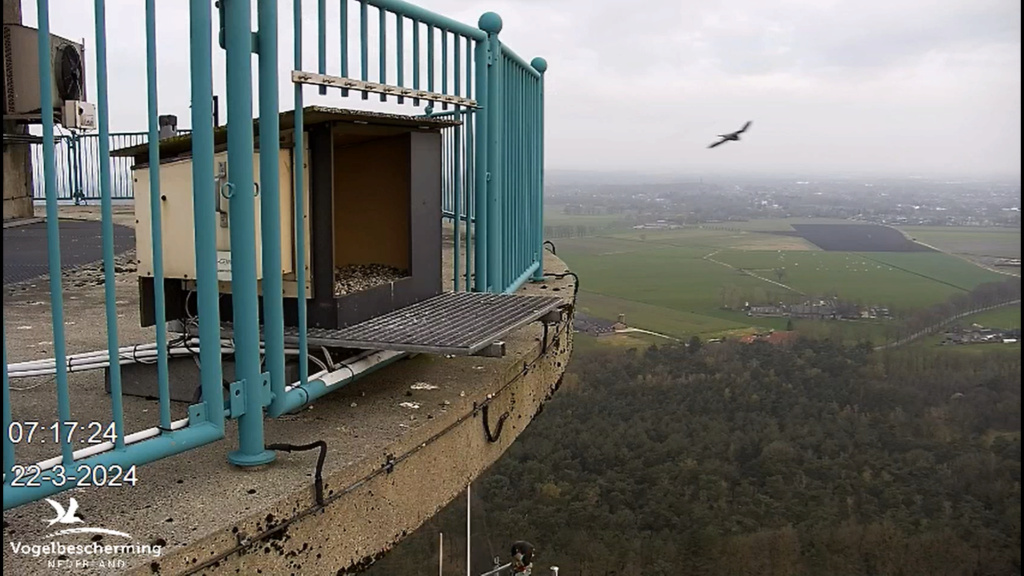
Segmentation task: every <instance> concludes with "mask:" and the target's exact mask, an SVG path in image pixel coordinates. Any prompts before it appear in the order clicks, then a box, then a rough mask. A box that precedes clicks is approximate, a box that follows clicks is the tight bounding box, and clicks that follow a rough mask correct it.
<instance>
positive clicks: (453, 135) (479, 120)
mask: <svg viewBox="0 0 1024 576" xmlns="http://www.w3.org/2000/svg"><path fill="white" fill-rule="evenodd" d="M312 1H313V0H307V3H306V5H307V6H309V7H312V4H311V2H312ZM330 5H334V6H337V7H338V20H337V21H335V22H336V23H337V27H338V30H339V32H340V34H338V37H339V38H340V44H339V45H338V46H335V47H333V48H332V49H331V50H332V51H334V50H337V53H338V54H339V56H340V65H339V66H337V69H336V70H328V58H327V55H328V49H329V47H328V41H327V38H328V29H329V28H332V27H333V26H334V25H335V22H329V21H328V12H329V11H328V7H329V6H330ZM94 6H95V28H96V35H95V36H96V39H97V44H96V50H95V54H96V64H97V66H96V70H97V102H96V104H97V114H98V123H99V131H98V134H97V135H96V137H95V138H96V140H95V141H96V143H97V144H96V148H97V150H96V157H97V161H96V182H97V183H98V184H97V186H98V193H99V198H100V201H101V206H102V210H101V211H102V229H103V258H104V277H105V308H106V329H107V345H108V350H107V352H106V354H107V358H108V359H109V360H110V361H109V370H110V375H109V378H110V394H111V420H112V422H113V426H114V429H115V433H114V434H113V435H112V437H111V440H110V441H109V442H107V443H105V444H103V445H99V446H93V447H90V448H89V449H87V450H84V451H83V450H78V451H76V450H75V449H74V447H73V446H72V444H71V442H70V440H68V441H63V438H62V441H61V442H60V456H58V457H56V458H51V459H50V460H47V461H43V462H38V463H36V464H33V465H30V466H28V467H25V466H21V465H19V464H18V458H17V453H18V451H19V450H18V448H19V447H18V444H19V442H20V441H21V439H22V438H21V437H16V436H15V435H14V434H13V433H12V432H13V431H14V430H16V429H18V428H19V424H20V423H19V422H18V421H17V420H16V414H15V410H14V407H13V406H12V399H11V389H10V387H9V384H8V381H9V377H10V372H9V369H10V366H9V365H8V362H7V339H6V321H5V325H4V380H3V385H4V398H3V400H4V429H5V431H6V433H5V435H4V488H3V496H4V509H8V508H11V507H14V506H18V505H20V504H24V503H26V502H30V501H33V500H38V499H40V498H44V497H46V496H48V495H50V494H54V493H56V492H59V491H61V490H65V489H67V488H70V487H73V486H72V485H71V484H69V483H67V482H64V483H59V482H56V481H55V480H57V479H59V478H61V477H62V475H66V472H67V471H68V470H70V469H71V468H77V467H81V466H113V465H117V466H120V467H122V468H127V467H131V466H136V465H142V464H145V463H147V462H151V461H153V460H156V459H159V458H163V457H167V456H170V455H172V454H176V453H179V452H183V451H186V450H190V449H192V448H195V447H198V446H201V445H203V444H206V443H209V442H213V441H216V440H219V439H222V438H223V437H224V434H225V426H224V424H225V420H226V419H229V418H230V419H235V420H237V421H238V448H237V450H235V451H233V452H231V453H230V455H229V457H228V458H229V460H230V461H231V462H232V463H234V464H236V465H239V466H253V465H259V464H265V463H268V462H270V461H272V460H273V459H274V453H273V452H272V451H270V450H268V449H267V447H266V443H265V439H264V427H263V424H264V418H265V416H270V417H278V416H281V415H283V414H286V413H288V412H291V411H294V410H296V409H298V408H301V407H302V406H305V405H307V404H309V403H310V402H312V401H313V400H315V399H317V398H319V397H321V396H323V395H325V394H328V393H330V392H331V391H333V390H336V389H338V388H340V387H341V385H343V384H345V383H347V382H349V381H352V380H355V379H357V378H358V377H361V376H362V375H365V374H368V373H369V372H372V371H373V370H376V369H379V368H381V367H383V366H386V365H388V364H389V363H391V362H393V361H395V360H397V359H399V358H401V357H404V354H402V353H398V352H374V351H368V352H365V353H363V354H360V355H358V356H356V357H355V358H353V359H352V360H347V361H346V362H345V364H344V365H345V369H344V370H336V371H334V372H331V371H329V370H326V369H325V370H323V371H321V372H318V373H317V374H314V375H310V374H309V370H308V366H309V362H310V361H311V360H312V358H311V357H310V354H309V349H308V342H307V340H306V333H307V311H306V290H307V288H306V283H305V282H304V281H302V275H301V273H302V271H304V270H306V268H307V262H306V241H307V240H306V235H305V234H304V233H301V231H302V230H305V219H306V206H305V203H306V199H305V194H304V193H301V191H303V190H305V186H304V184H305V183H304V182H303V179H304V171H303V170H302V169H301V167H303V166H304V165H305V152H306V150H305V146H304V139H303V138H301V137H296V138H294V142H295V144H294V149H293V151H292V154H293V158H292V165H293V166H295V167H296V169H295V170H294V190H295V191H297V193H296V194H294V206H293V208H294V229H295V230H296V231H297V232H296V235H295V252H294V253H293V254H291V255H290V256H291V257H293V258H294V262H295V267H294V269H295V270H296V271H297V272H298V274H297V282H296V291H297V298H296V300H297V303H298V304H297V308H298V310H297V318H298V329H299V330H298V332H299V344H298V347H297V348H289V349H288V350H286V349H285V343H284V301H285V299H284V286H283V278H282V277H281V275H279V274H267V273H265V274H264V277H263V279H262V283H261V284H258V282H257V270H256V268H257V266H256V264H257V257H260V258H262V262H261V264H262V268H263V270H264V272H267V271H271V270H281V262H282V243H281V234H280V232H281V228H280V216H281V211H280V198H281V193H282V191H281V190H280V187H279V185H278V182H279V179H278V178H279V174H278V164H277V162H260V165H259V178H260V181H261V182H262V183H263V185H262V186H261V187H260V188H259V189H257V191H258V193H253V192H252V191H253V190H254V188H255V181H254V177H253V169H254V165H253V162H254V159H253V153H254V151H255V149H256V141H255V134H254V129H253V124H252V123H251V122H245V121H243V122H229V123H228V128H227V132H228V134H227V155H228V162H227V165H228V170H229V172H228V174H227V178H226V180H224V181H222V182H221V183H220V184H219V185H215V179H214V137H213V132H214V126H213V117H214V114H213V109H212V108H213V82H212V74H213V60H214V57H215V56H214V40H213V39H214V33H215V30H214V29H213V25H214V22H213V18H212V17H211V11H210V8H211V1H210V0H189V8H190V38H189V42H190V51H189V52H190V75H191V100H192V108H191V124H192V154H191V157H192V188H193V205H194V206H196V207H200V206H212V205H214V204H215V202H216V200H217V195H220V196H222V197H223V198H225V199H227V201H228V203H229V212H228V213H229V218H230V226H229V227H230V231H229V233H230V246H231V248H230V251H231V277H230V281H231V292H232V299H231V301H232V306H233V310H232V321H233V323H234V326H233V328H234V330H233V332H234V339H233V341H231V342H230V343H227V344H226V343H225V342H224V341H222V340H221V337H220V313H219V290H218V269H217V249H216V232H217V222H216V218H217V215H216V214H215V212H214V211H213V210H198V209H197V210H194V215H193V216H194V221H193V226H194V235H195V257H196V275H197V278H196V290H195V292H196V301H197V306H198V317H199V318H200V319H201V322H199V336H198V346H199V354H198V361H199V363H200V365H201V367H202V370H201V372H200V374H201V388H202V400H201V401H200V402H198V403H196V404H194V405H192V406H190V407H189V411H188V417H187V418H184V419H180V420H172V416H171V409H170V394H169V383H168V377H169V376H168V361H169V358H168V357H169V351H170V350H171V349H172V347H171V344H170V343H169V342H168V336H167V333H166V324H165V322H164V321H165V320H166V318H165V317H164V316H163V311H164V310H165V308H166V306H165V304H166V303H165V295H164V293H163V285H164V275H163V270H162V255H161V249H162V246H163V242H162V236H163V233H164V231H163V230H162V229H161V221H162V218H161V203H160V200H159V198H160V193H159V186H160V162H159V158H160V157H159V140H158V137H157V128H158V126H157V124H158V116H157V110H158V107H159V102H158V94H157V91H156V86H157V80H158V73H159V70H158V69H157V65H156V62H157V46H158V44H157V29H156V22H157V14H156V2H155V0H147V1H146V3H145V29H146V41H147V51H146V57H147V75H146V84H147V107H148V119H149V123H148V124H149V130H148V133H147V134H146V142H147V143H148V145H149V169H150V181H149V186H150V189H151V190H150V192H151V193H150V197H151V199H152V201H151V204H150V207H149V209H150V211H151V219H152V222H151V224H152V225H151V231H152V239H151V240H152V246H153V250H154V253H153V255H152V256H153V258H152V261H153V282H154V286H155V289H154V300H155V301H154V307H155V310H156V311H157V313H156V316H157V317H156V327H157V342H156V345H155V350H156V352H155V356H156V364H157V374H158V387H159V411H158V412H159V425H158V426H156V427H154V428H151V429H149V430H144V431H141V432H134V433H129V432H128V431H127V430H125V425H124V414H123V412H124V407H123V403H122V400H121V393H122V390H121V376H120V369H119V364H120V361H119V359H120V358H122V351H121V350H120V349H119V347H118V326H117V310H116V301H115V296H116V295H115V290H114V286H115V274H114V248H113V246H114V244H113V237H114V230H113V211H112V202H113V200H115V199H116V198H118V197H119V196H120V194H119V193H117V191H118V190H120V188H119V187H118V184H117V181H116V179H115V178H114V176H116V174H117V173H118V171H117V168H116V166H114V165H112V164H111V158H110V146H111V142H112V140H111V138H112V137H113V136H115V135H112V134H111V133H110V130H109V125H110V110H109V107H108V103H107V95H108V82H107V63H106V15H105V6H106V2H105V0H94ZM218 7H219V18H218V24H219V33H218V34H217V38H218V43H219V45H220V47H221V48H223V50H224V54H225V60H226V75H227V93H226V100H227V112H228V118H229V119H230V118H252V117H253V112H254V111H253V88H252V87H253V77H252V74H253V72H252V70H253V67H252V59H253V57H254V55H255V57H256V58H257V61H258V67H257V78H256V80H257V82H258V84H257V86H258V89H257V90H258V94H259V103H260V104H259V109H258V119H259V127H260V130H259V147H260V148H261V149H263V150H271V149H277V148H278V147H279V143H280V137H281V134H280V124H279V113H280V102H279V96H278V88H279V87H278V71H279V66H280V62H279V46H278V36H277V34H278V16H279V14H278V8H279V5H278V1H277V0H258V2H257V14H256V16H257V22H258V25H257V31H256V32H253V31H252V26H251V22H252V16H253V15H252V13H251V10H252V6H251V3H250V2H249V0H220V2H219V3H218ZM303 7H304V3H303V0H293V3H292V11H293V14H292V17H293V22H294V24H293V25H294V46H293V59H292V66H293V73H292V79H293V83H294V92H293V102H292V104H293V109H294V112H295V113H294V124H295V127H294V134H298V135H301V134H303V130H304V118H303V112H302V111H303V106H304V96H305V94H304V89H305V87H306V86H308V85H311V84H312V85H318V91H319V93H320V94H321V95H327V94H331V93H332V92H333V93H335V94H337V95H338V96H339V97H341V98H346V97H347V98H352V97H354V95H353V92H358V93H359V96H358V97H359V98H361V99H362V100H368V99H369V98H370V96H371V95H372V94H376V95H377V98H378V99H379V100H380V101H381V102H383V103H385V104H386V105H395V106H399V107H408V106H410V105H411V106H412V107H421V106H422V107H423V108H422V110H421V111H420V112H417V113H416V114H424V115H428V116H437V115H450V116H452V117H454V118H455V119H457V120H460V121H461V122H460V123H459V124H457V125H455V126H453V127H451V128H448V129H446V130H445V131H444V134H443V142H444V149H443V157H442V161H443V170H442V174H443V176H442V178H443V181H442V190H443V191H442V212H443V214H444V215H445V217H446V218H447V219H448V220H450V221H451V225H452V229H453V231H454V237H455V238H456V242H455V244H456V248H455V262H456V263H455V264H454V266H453V280H454V282H455V289H456V290H475V291H480V292H511V291H514V290H516V289H517V288H518V287H519V286H521V285H522V284H523V283H524V282H526V281H528V280H529V279H531V278H532V279H535V280H539V279H542V278H543V269H542V266H541V258H542V255H543V249H542V242H543V239H542V236H541V230H542V221H541V219H542V204H543V196H542V189H543V74H544V71H545V68H546V64H545V63H544V61H543V60H542V59H539V58H538V59H534V60H533V62H531V63H526V62H525V61H523V60H522V59H521V58H519V57H518V56H516V55H515V53H514V52H512V51H511V50H509V49H508V48H507V47H505V46H504V45H502V43H501V42H500V40H499V39H498V34H499V32H500V31H501V26H502V23H501V19H500V18H499V17H498V16H497V15H496V14H493V13H487V14H484V15H483V16H482V17H481V18H480V21H479V27H473V26H469V25H466V24H463V23H460V22H457V21H455V20H452V19H449V18H447V17H445V16H442V15H440V14H436V13H433V12H430V11H427V10H424V9H422V8H420V7H418V6H414V5H412V4H409V3H407V2H403V1H399V0H355V1H354V4H353V1H352V0H340V1H339V0H331V2H330V3H329V2H328V0H316V12H317V20H316V22H317V29H316V34H317V55H316V56H317V58H316V64H315V69H316V70H317V72H315V73H314V72H311V71H309V70H306V69H305V68H304V64H305V60H304V54H303V50H302V48H303V44H302V40H303V19H302V14H303ZM38 18H39V31H40V34H39V39H40V40H39V47H38V48H39V53H40V54H43V55H48V54H49V50H50V46H49V3H48V0H38ZM373 39H375V42H374V43H375V44H376V47H375V52H376V56H377V58H376V59H375V60H376V62H372V61H371V58H370V52H371V50H370V48H371V40H373ZM356 65H358V67H359V72H358V75H355V74H354V72H353V71H352V70H354V68H355V67H356ZM350 68H351V69H352V70H350ZM333 72H336V73H338V74H339V75H337V76H335V75H332V74H331V73H333ZM50 73H51V70H50V59H49V58H48V57H45V58H40V77H41V78H44V79H49V78H50ZM354 76H357V77H354ZM389 82H393V83H389ZM50 90H51V87H50V83H49V82H48V81H45V82H41V91H42V101H44V102H46V101H49V98H50V96H51V95H50V94H49V91H50ZM42 134H43V143H42V144H41V145H40V146H39V159H38V166H40V167H41V169H40V170H39V173H38V176H39V177H40V181H41V182H42V189H43V191H44V197H45V201H46V213H47V224H46V225H47V238H48V259H49V270H50V304H51V309H52V324H53V336H54V338H53V340H54V349H55V358H54V359H53V371H54V372H55V378H56V388H57V395H56V396H57V406H56V413H57V418H56V420H57V422H58V427H59V426H60V425H61V424H60V423H64V422H71V421H72V420H73V414H72V407H71V403H70V398H69V383H68V359H69V356H68V354H67V350H66V344H65V337H64V318H63V287H62V284H61V274H60V243H59V226H60V223H59V220H58V202H59V201H60V200H63V199H65V196H63V195H62V192H61V188H60V187H59V186H58V179H59V178H60V177H61V174H62V173H63V172H62V171H64V172H66V168H65V167H62V165H61V164H59V163H58V159H57V155H56V151H57V150H58V137H57V135H55V133H54V120H53V112H52V110H43V118H42ZM140 138H141V136H140ZM77 189H78V190H81V189H82V188H77ZM72 197H73V196H72ZM257 197H258V198H259V202H260V205H259V206H260V224H259V227H260V229H259V234H260V235H261V245H262V249H261V255H260V256H258V255H257V252H256V247H255V242H253V240H254V239H255V235H256V234H257V229H256V224H255V208H256V202H257V200H256V198H257ZM259 290H262V298H260V293H259ZM261 306H262V310H261V308H260V307H261ZM261 312H262V314H261ZM261 323H262V327H263V332H264V334H265V337H264V338H265V340H264V341H261V340H260V336H259V335H260V327H261V326H260V325H261ZM228 344H230V349H226V348H225V346H227V345H228ZM224 351H229V352H230V353H232V354H233V356H234V369H235V378H236V381H235V382H232V383H230V385H229V387H228V393H227V400H226V401H224V400H222V398H223V389H222V382H223V380H222V378H223V370H222V364H221V363H222V353H223V352H224ZM286 353H287V354H296V355H298V356H299V371H300V374H299V380H298V381H297V382H288V381H286V379H285V355H286ZM264 367H265V368H264ZM22 373H23V372H22ZM32 467H35V472H37V474H35V476H34V478H35V479H36V481H35V484H32V485H24V484H18V483H17V482H16V481H17V480H18V479H24V477H25V471H26V469H27V468H32Z"/></svg>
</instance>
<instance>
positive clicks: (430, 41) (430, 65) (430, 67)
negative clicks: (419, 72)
mask: <svg viewBox="0 0 1024 576" xmlns="http://www.w3.org/2000/svg"><path fill="white" fill-rule="evenodd" d="M433 91H434V27H433V26H431V25H430V24H429V23H428V24H427V92H433Z"/></svg>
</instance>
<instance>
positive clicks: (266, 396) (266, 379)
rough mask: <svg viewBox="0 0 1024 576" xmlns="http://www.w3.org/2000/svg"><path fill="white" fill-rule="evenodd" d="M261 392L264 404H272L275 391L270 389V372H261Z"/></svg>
mask: <svg viewBox="0 0 1024 576" xmlns="http://www.w3.org/2000/svg"><path fill="white" fill-rule="evenodd" d="M260 380H261V382H260V384H261V387H260V393H261V395H262V397H263V398H262V404H263V406H264V407H267V406H270V403H271V401H273V399H274V393H273V392H271V390H270V372H264V373H262V374H260Z"/></svg>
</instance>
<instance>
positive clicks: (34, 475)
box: [3, 0, 258, 510]
mask: <svg viewBox="0 0 1024 576" xmlns="http://www.w3.org/2000/svg"><path fill="white" fill-rule="evenodd" d="M154 4H155V3H154V2H153V0H149V1H148V2H147V3H146V21H147V26H146V35H147V46H148V47H149V50H148V52H149V53H148V55H147V56H148V58H147V61H148V67H149V74H150V76H149V82H148V84H149V88H150V102H149V104H150V106H149V108H150V120H151V126H152V123H153V122H155V121H156V115H155V104H156V99H155V76H156V72H157V70H156V59H155V52H154V51H155V45H156V37H155V25H154V22H155V5H154ZM190 8H191V14H190V15H191V25H192V35H191V36H192V38H191V44H192V55H191V73H192V90H193V99H194V101H196V102H203V101H204V98H205V102H212V99H213V94H212V83H211V78H212V55H211V50H210V47H209V45H210V42H211V22H210V15H209V14H210V12H209V4H208V2H207V1H205V0H191V3H190ZM94 10H95V23H94V25H95V32H96V34H95V37H96V50H95V52H96V86H97V97H96V105H97V116H98V124H99V135H98V150H97V152H98V166H97V172H98V174H97V176H98V185H99V196H100V202H101V213H102V231H103V242H102V244H103V261H104V279H105V282H104V302H105V308H106V330H107V343H108V350H107V354H108V358H109V359H110V360H111V361H110V363H109V371H110V376H109V378H110V392H111V393H110V396H111V410H110V422H111V423H112V433H111V434H109V435H106V436H107V438H108V439H107V440H106V441H105V442H103V443H100V444H94V445H90V446H89V447H88V448H84V449H79V450H76V449H75V448H76V446H75V445H74V444H73V436H74V434H72V432H73V430H71V428H72V427H75V426H76V425H77V424H78V422H76V421H75V420H74V417H73V414H72V406H71V399H70V393H69V382H68V372H69V370H68V354H67V345H66V339H65V334H64V326H65V323H64V304H63V300H64V298H63V296H64V295H63V286H62V281H61V280H62V279H61V258H60V222H59V219H58V216H59V214H58V201H59V200H60V198H59V189H58V186H57V179H58V175H59V173H60V167H59V166H58V164H57V158H56V154H55V149H56V146H57V139H56V137H55V133H54V115H53V110H52V109H50V108H47V107H44V108H43V110H42V120H41V127H42V139H43V142H42V145H41V166H42V174H40V176H41V181H42V185H43V189H44V190H45V199H46V216H47V220H46V231H47V258H48V263H49V275H50V278H49V285H50V286H49V287H50V306H51V320H52V322H51V323H52V328H53V347H54V359H53V368H54V376H55V386H56V413H57V418H56V420H55V422H54V425H53V426H54V428H53V430H54V435H53V438H54V440H56V442H55V443H57V444H58V445H59V446H60V455H59V456H56V457H54V458H51V459H49V460H44V461H41V462H36V463H34V464H29V465H27V466H25V465H21V464H19V463H18V459H17V454H18V452H19V445H20V444H21V443H22V442H25V441H27V440H28V438H27V437H26V434H25V431H26V428H28V427H30V426H29V423H26V422H21V421H18V420H17V419H16V418H15V413H14V409H13V406H12V398H11V390H10V386H9V370H8V363H7V334H6V331H7V327H6V318H5V321H4V379H3V386H4V391H3V400H4V477H3V480H4V486H3V501H4V509H5V510H6V509H8V508H12V507H15V506H18V505H21V504H24V503H27V502H31V501H33V500H38V499H41V498H44V497H46V496H48V495H51V494H55V493H57V492H60V491H62V490H67V489H69V488H73V487H75V486H77V482H76V481H74V480H72V479H73V478H76V477H77V478H78V479H81V478H82V477H83V475H84V476H86V477H88V476H89V475H90V474H96V472H97V471H102V473H101V474H99V475H98V476H93V478H94V479H95V478H97V477H107V476H108V473H110V472H115V473H117V474H118V475H119V476H120V477H122V478H127V477H128V474H129V472H128V471H133V470H134V467H136V466H139V465H142V464H145V463H148V462H152V461H154V460H158V459H160V458H164V457H167V456H171V455H173V454H178V453H181V452H184V451H187V450H191V449H193V448H195V447H198V446H201V445H203V444H207V443H209V442H213V441H215V440H219V439H221V438H223V437H224V419H225V410H224V405H223V402H222V400H221V394H222V392H221V346H220V333H219V319H218V314H219V311H218V308H217V299H218V291H217V270H216V246H215V232H216V229H215V223H214V221H213V216H212V214H207V213H206V212H205V211H202V210H196V211H195V214H196V222H195V238H196V258H197V263H198V265H199V269H200V278H199V279H198V287H197V292H198V297H199V309H200V313H201V314H202V315H203V317H204V318H209V319H212V321H211V322H206V323H204V324H203V326H202V327H201V334H200V338H201V339H202V342H201V350H200V353H199V361H200V362H201V364H202V366H203V370H202V392H203V398H204V400H203V401H201V402H199V403H197V404H194V405H192V406H190V407H189V410H188V417H187V418H183V419H180V420H177V421H172V420H171V419H170V412H169V409H168V405H169V401H170V400H169V395H168V393H167V386H166V361H167V358H166V354H165V353H164V352H160V353H158V356H159V361H158V362H159V364H160V371H161V383H160V395H161V398H160V424H159V426H157V427H154V428H151V429H148V430H142V431H137V432H133V433H129V432H128V431H127V430H126V429H125V422H124V407H123V404H122V402H121V378H120V364H119V362H118V361H117V360H116V359H118V358H120V357H121V355H122V353H121V351H120V350H119V348H118V329H117V328H118V327H117V308H116V293H115V270H114V231H113V210H112V201H113V188H114V187H113V182H112V178H111V163H110V142H111V139H110V138H111V134H110V128H109V125H110V123H109V119H110V110H109V106H108V92H109V90H108V81H107V77H108V70H107V43H106V38H107V36H106V29H107V24H106V2H104V0H95V2H94ZM37 16H38V27H39V34H38V38H39V41H38V51H39V55H40V57H39V77H40V79H41V81H40V97H41V101H43V102H50V101H52V94H51V91H52V88H51V83H50V78H51V77H52V76H51V74H52V70H51V59H50V57H49V55H50V25H49V24H50V9H49V0H38V1H37ZM197 96H201V97H198V98H197ZM192 125H193V129H194V131H195V132H194V142H195V144H194V146H193V152H194V153H195V155H196V158H197V159H198V158H203V157H204V156H206V155H208V156H209V157H210V158H211V159H212V155H213V126H212V111H210V110H208V109H207V110H203V107H202V106H199V107H194V108H193V110H192ZM150 134H151V138H150V140H151V144H150V145H151V147H152V149H155V147H156V145H157V144H156V138H154V137H153V136H152V130H151V131H150ZM250 146H251V142H250ZM151 158H152V157H151ZM152 170H153V172H154V173H158V172H159V163H154V164H153V166H152ZM250 174H251V172H250ZM193 194H194V201H195V205H196V206H209V205H211V204H212V203H213V201H214V196H213V194H214V190H213V166H212V162H211V163H210V164H209V165H208V166H204V165H202V163H201V162H199V161H197V164H196V166H195V170H194V180H193ZM154 220H155V222H159V218H155V219H154ZM250 222H251V220H250ZM154 234H155V236H157V238H156V239H159V227H158V226H157V227H155V229H154ZM250 244H251V243H250ZM155 246H157V247H159V246H160V244H159V243H157V244H155ZM156 251H157V252H158V253H159V248H157V249H156ZM158 268H159V267H158ZM155 276H156V281H157V285H162V282H163V278H162V274H161V273H160V271H159V269H158V270H157V273H156V275H155ZM252 283H253V284H255V279H252ZM160 296H161V297H158V302H157V308H158V309H162V308H163V307H164V302H163V301H162V294H161V295H160ZM5 316H6V313H5ZM158 348H161V349H163V350H166V346H159V347H158ZM257 356H258V355H257ZM256 360H257V361H258V357H257V358H256ZM79 446H81V445H80V444H79ZM131 476H132V477H134V472H131Z"/></svg>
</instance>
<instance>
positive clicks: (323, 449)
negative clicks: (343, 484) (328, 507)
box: [267, 440, 327, 508]
mask: <svg viewBox="0 0 1024 576" xmlns="http://www.w3.org/2000/svg"><path fill="white" fill-rule="evenodd" d="M315 448H319V449H320V455H319V456H317V458H316V472H315V473H314V476H313V490H314V492H315V494H316V505H317V506H319V507H321V508H323V506H324V460H326V459H327V442H324V441H323V440H317V441H316V442H313V443H311V444H300V445H295V444H267V450H279V451H282V452H289V453H290V452H304V451H306V450H313V449H315Z"/></svg>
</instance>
